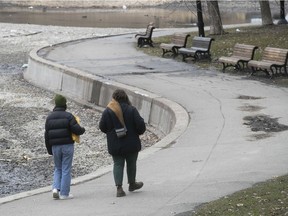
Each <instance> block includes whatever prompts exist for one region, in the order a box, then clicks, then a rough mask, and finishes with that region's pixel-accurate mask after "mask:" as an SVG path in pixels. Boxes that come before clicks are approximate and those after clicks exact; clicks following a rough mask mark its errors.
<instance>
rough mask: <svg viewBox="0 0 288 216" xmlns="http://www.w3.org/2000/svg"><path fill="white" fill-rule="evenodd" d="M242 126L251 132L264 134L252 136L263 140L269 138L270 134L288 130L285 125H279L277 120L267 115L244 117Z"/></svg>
mask: <svg viewBox="0 0 288 216" xmlns="http://www.w3.org/2000/svg"><path fill="white" fill-rule="evenodd" d="M243 120H244V121H245V122H244V123H243V124H244V125H247V126H249V127H250V128H251V131H253V132H259V131H260V132H261V131H262V132H265V133H262V134H253V135H252V137H254V138H255V139H264V138H267V137H270V136H271V133H276V132H281V131H285V130H288V126H287V125H283V124H280V123H279V122H278V118H271V117H270V116H267V115H255V116H246V117H244V118H243Z"/></svg>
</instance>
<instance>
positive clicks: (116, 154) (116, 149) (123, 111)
mask: <svg viewBox="0 0 288 216" xmlns="http://www.w3.org/2000/svg"><path fill="white" fill-rule="evenodd" d="M112 98H113V99H112V100H111V101H110V102H109V104H108V105H107V108H106V109H105V110H104V112H103V113H102V117H101V120H100V122H99V128H100V130H101V131H102V132H103V133H106V135H107V145H108V152H109V154H111V155H112V158H113V161H114V168H113V173H114V180H115V184H116V186H117V194H116V196H117V197H121V196H125V195H126V194H125V192H124V191H123V188H122V182H123V169H124V165H125V161H126V163H127V176H128V183H129V191H134V190H137V189H140V188H141V187H142V186H143V183H142V182H136V162H137V158H138V152H139V151H140V150H141V141H140V138H139V136H140V135H141V134H143V133H144V132H145V130H146V125H145V122H144V119H143V118H142V117H141V116H140V114H139V112H138V111H137V109H136V108H135V107H133V106H132V105H131V103H130V101H129V98H128V96H127V94H126V93H125V92H124V91H123V90H120V89H118V90H116V91H114V93H113V95H112ZM118 131H121V135H120V133H118Z"/></svg>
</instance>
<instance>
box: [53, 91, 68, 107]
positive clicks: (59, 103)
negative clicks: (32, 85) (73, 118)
mask: <svg viewBox="0 0 288 216" xmlns="http://www.w3.org/2000/svg"><path fill="white" fill-rule="evenodd" d="M66 102H67V101H66V98H65V97H64V96H62V95H59V94H57V95H56V96H55V106H56V107H66Z"/></svg>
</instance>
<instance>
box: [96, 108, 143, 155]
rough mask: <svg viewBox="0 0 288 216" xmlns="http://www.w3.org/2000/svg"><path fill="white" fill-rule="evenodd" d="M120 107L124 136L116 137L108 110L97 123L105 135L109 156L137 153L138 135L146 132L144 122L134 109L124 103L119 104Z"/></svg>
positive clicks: (139, 146) (138, 149)
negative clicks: (125, 131)
mask: <svg viewBox="0 0 288 216" xmlns="http://www.w3.org/2000/svg"><path fill="white" fill-rule="evenodd" d="M120 106H121V109H122V112H123V117H124V121H125V125H126V128H127V135H126V136H124V137H122V138H118V137H117V135H116V132H115V128H114V124H113V120H112V116H111V114H110V113H109V110H108V109H109V108H106V109H105V110H104V112H103V113H102V117H101V120H100V123H99V128H100V130H101V131H102V132H104V133H106V135H107V144H108V152H109V154H111V155H125V154H129V153H135V152H139V151H140V150H141V141H140V138H139V135H141V134H143V133H144V132H145V130H146V126H145V122H144V120H143V118H142V117H141V116H140V114H139V112H138V111H137V109H136V108H135V107H133V106H131V105H128V104H126V103H120Z"/></svg>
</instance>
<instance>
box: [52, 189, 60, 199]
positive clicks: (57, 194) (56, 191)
mask: <svg viewBox="0 0 288 216" xmlns="http://www.w3.org/2000/svg"><path fill="white" fill-rule="evenodd" d="M52 196H53V198H54V199H59V191H58V190H57V189H56V188H54V189H53V190H52Z"/></svg>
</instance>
